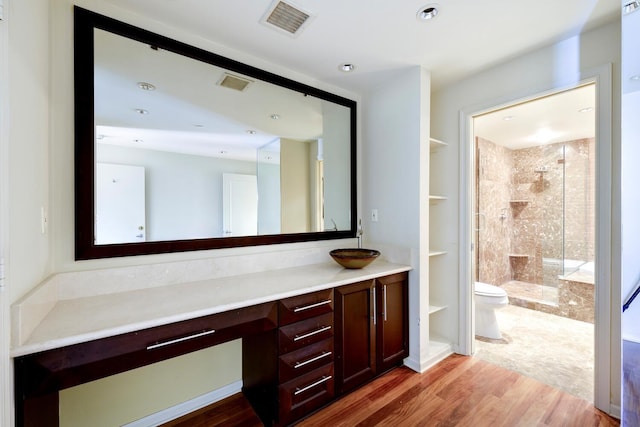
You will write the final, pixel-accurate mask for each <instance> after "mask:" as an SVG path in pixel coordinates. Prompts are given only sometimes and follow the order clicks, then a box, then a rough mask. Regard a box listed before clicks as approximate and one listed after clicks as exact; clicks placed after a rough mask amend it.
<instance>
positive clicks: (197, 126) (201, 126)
mask: <svg viewBox="0 0 640 427" xmlns="http://www.w3.org/2000/svg"><path fill="white" fill-rule="evenodd" d="M193 127H194V128H203V127H204V125H201V124H200V123H196V124H195V125H193Z"/></svg>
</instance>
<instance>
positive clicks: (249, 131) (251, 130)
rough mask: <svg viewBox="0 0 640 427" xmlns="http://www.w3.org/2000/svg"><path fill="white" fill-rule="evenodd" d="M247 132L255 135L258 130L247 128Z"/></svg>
mask: <svg viewBox="0 0 640 427" xmlns="http://www.w3.org/2000/svg"><path fill="white" fill-rule="evenodd" d="M247 133H248V134H249V135H255V134H256V131H255V130H253V129H249V130H247Z"/></svg>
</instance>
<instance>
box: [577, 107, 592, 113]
mask: <svg viewBox="0 0 640 427" xmlns="http://www.w3.org/2000/svg"><path fill="white" fill-rule="evenodd" d="M591 111H593V107H584V108H581V109H579V110H578V113H590V112H591Z"/></svg>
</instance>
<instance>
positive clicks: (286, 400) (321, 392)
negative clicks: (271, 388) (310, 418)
mask: <svg viewBox="0 0 640 427" xmlns="http://www.w3.org/2000/svg"><path fill="white" fill-rule="evenodd" d="M333 375H334V374H333V363H330V364H328V365H325V366H323V367H321V368H318V369H316V370H313V371H311V372H309V373H308V374H305V375H303V376H301V377H298V378H296V379H294V380H291V381H289V382H287V383H284V384H282V385H281V386H280V387H279V389H278V397H279V399H280V424H281V425H283V424H288V423H290V422H292V421H295V420H297V419H299V418H301V417H303V416H305V415H307V414H309V413H311V412H312V411H314V410H315V409H318V408H319V407H321V406H323V405H324V404H326V403H327V402H329V401H330V400H331V399H333V396H334V389H333Z"/></svg>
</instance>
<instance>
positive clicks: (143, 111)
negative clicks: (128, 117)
mask: <svg viewBox="0 0 640 427" xmlns="http://www.w3.org/2000/svg"><path fill="white" fill-rule="evenodd" d="M135 111H136V113H138V114H141V115H143V116H144V115H147V114H149V112H148V111H147V110H145V109H144V108H136V109H135Z"/></svg>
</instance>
